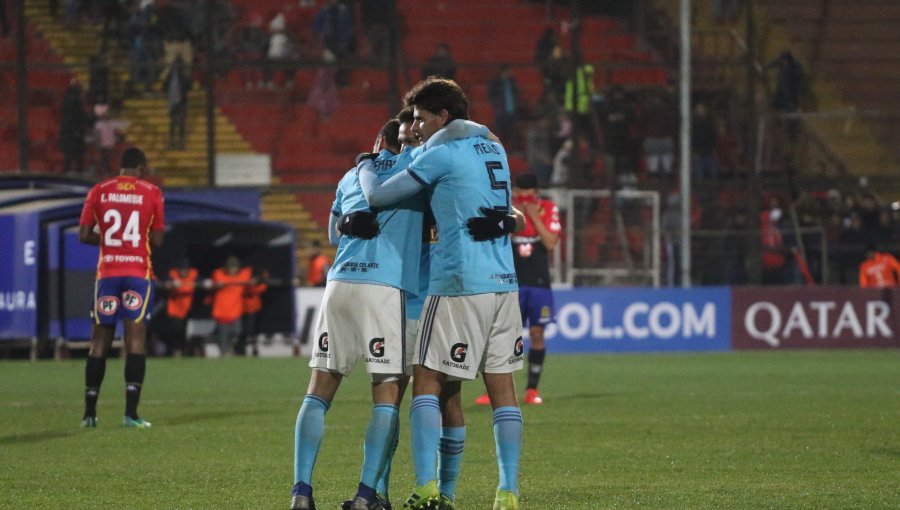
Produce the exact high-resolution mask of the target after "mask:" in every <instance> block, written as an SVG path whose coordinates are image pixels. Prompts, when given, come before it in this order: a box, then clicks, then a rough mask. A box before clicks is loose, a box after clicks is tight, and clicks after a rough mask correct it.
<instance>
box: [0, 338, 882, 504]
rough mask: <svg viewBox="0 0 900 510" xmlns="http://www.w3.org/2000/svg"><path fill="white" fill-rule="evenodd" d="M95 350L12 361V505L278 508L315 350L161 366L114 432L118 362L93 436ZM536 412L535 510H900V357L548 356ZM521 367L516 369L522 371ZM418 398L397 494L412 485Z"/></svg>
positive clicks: (333, 490) (528, 461)
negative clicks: (86, 402)
mask: <svg viewBox="0 0 900 510" xmlns="http://www.w3.org/2000/svg"><path fill="white" fill-rule="evenodd" d="M83 373H84V364H83V361H67V362H51V361H44V362H38V363H29V362H2V363H0V508H13V509H31V508H92V509H93V508H101V509H121V508H153V509H176V508H177V509H187V508H195V509H212V508H245V509H269V508H274V509H278V508H281V509H284V508H287V507H288V502H289V499H290V496H289V493H290V487H291V483H292V476H293V475H292V473H293V471H292V455H293V430H294V418H295V416H296V412H297V408H298V405H299V403H300V401H301V400H302V396H303V394H304V391H305V388H306V384H307V381H308V377H309V369H308V368H306V363H305V360H298V359H291V360H288V359H278V360H268V359H267V360H260V359H226V360H203V359H181V360H151V361H150V362H149V363H148V373H147V381H146V385H145V389H144V396H143V402H142V404H141V414H142V415H144V416H145V417H146V418H147V419H149V420H151V421H152V422H153V424H154V427H153V429H151V430H131V429H129V430H126V429H123V428H122V427H121V418H122V410H123V407H124V388H123V383H122V362H121V361H120V360H114V361H111V362H110V363H109V365H108V367H107V373H106V381H105V383H104V387H103V391H102V393H101V399H100V406H99V416H100V428H98V429H96V430H81V429H80V428H78V425H79V421H80V418H81V411H82V391H83V390H82V385H83ZM545 374H546V375H545V377H544V379H545V381H544V384H543V386H542V390H543V391H542V393H543V395H544V397H545V400H546V403H545V404H544V405H543V406H541V407H526V408H525V409H524V410H523V412H524V415H525V438H524V448H523V456H522V466H521V471H522V473H521V492H522V503H523V506H524V507H525V508H526V509H532V510H544V509H574V508H583V509H599V508H688V509H696V508H751V509H757V508H775V509H789V508H810V509H820V508H841V509H843V508H854V509H855V508H900V351H895V350H869V351H843V352H838V351H829V352H823V351H815V352H776V353H762V352H760V353H753V352H744V353H726V354H690V355H688V354H684V355H682V354H677V355H610V356H578V357H575V356H566V357H563V356H556V357H551V358H549V359H548V363H547V369H546V372H545ZM522 377H524V374H522V375H520V376H519V380H521V378H522ZM367 387H368V384H367V378H366V376H365V375H363V374H362V373H361V372H360V373H357V374H355V375H354V377H352V378H350V379H348V380H346V381H345V383H344V387H343V388H342V390H341V392H340V393H339V394H338V396H337V399H336V401H335V403H334V405H333V406H332V408H331V411H329V413H328V415H327V431H326V435H325V441H324V444H323V446H322V450H321V451H320V454H319V463H318V466H316V473H315V486H316V499H317V502H318V504H319V508H320V509H336V508H338V504H339V503H340V501H342V500H343V499H345V498H346V497H349V496H350V495H351V493H352V492H353V491H354V490H355V488H356V484H357V482H358V475H359V465H360V462H361V456H362V453H361V442H362V437H363V432H364V428H365V426H366V422H367V420H368V416H369V412H370V405H369V398H368V396H367V394H368V390H367ZM480 388H481V384H480V382H479V381H476V382H474V383H470V384H469V385H468V386H467V387H466V394H465V402H466V408H465V411H466V416H467V420H468V427H469V436H468V441H467V443H466V452H465V456H464V459H463V471H462V475H461V479H460V484H459V494H458V501H459V505H458V506H459V508H460V509H462V510H468V509H477V510H481V509H486V508H490V505H491V501H492V498H493V493H494V488H495V485H496V480H497V474H496V465H495V460H494V445H493V439H492V431H491V414H490V411H489V410H487V409H484V408H479V407H476V406H475V405H474V404H472V403H471V402H472V400H473V399H474V397H475V396H477V394H478V393H479V392H480ZM406 416H407V406H404V409H403V410H402V411H401V417H402V420H401V427H402V434H403V435H402V438H401V442H400V450H399V451H398V452H397V455H396V460H395V463H394V473H395V475H394V478H393V483H392V487H393V490H392V496H393V499H394V500H395V502H398V503H399V502H400V501H401V500H402V499H403V498H404V497H405V496H406V495H407V494H408V492H409V491H410V490H411V488H412V482H413V478H412V473H411V463H410V453H409V435H408V430H409V429H408V421H407V419H406Z"/></svg>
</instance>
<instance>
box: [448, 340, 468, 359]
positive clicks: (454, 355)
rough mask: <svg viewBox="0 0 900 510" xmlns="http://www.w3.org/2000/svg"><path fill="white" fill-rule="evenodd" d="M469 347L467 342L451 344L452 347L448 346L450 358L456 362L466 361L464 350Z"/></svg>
mask: <svg viewBox="0 0 900 510" xmlns="http://www.w3.org/2000/svg"><path fill="white" fill-rule="evenodd" d="M468 348H469V344H463V343H458V344H453V347H451V348H450V359H452V360H453V361H455V362H457V363H463V362H464V361H466V350H467V349H468Z"/></svg>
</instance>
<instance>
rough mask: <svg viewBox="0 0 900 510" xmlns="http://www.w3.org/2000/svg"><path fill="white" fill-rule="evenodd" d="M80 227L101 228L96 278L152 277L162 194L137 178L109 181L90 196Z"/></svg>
mask: <svg viewBox="0 0 900 510" xmlns="http://www.w3.org/2000/svg"><path fill="white" fill-rule="evenodd" d="M81 225H83V226H88V227H93V226H94V225H98V226H99V227H100V260H99V262H98V264H97V278H111V277H119V276H131V277H136V278H152V277H153V268H152V266H151V263H150V231H151V230H163V229H164V228H165V220H164V217H163V196H162V191H160V190H159V188H157V187H156V186H154V185H152V184H150V183H149V182H146V181H143V180H141V179H138V178H136V177H130V176H118V177H113V178H112V179H107V180H105V181H103V182H101V183H99V184H97V185H96V186H94V187H93V188H91V191H90V192H89V193H88V196H87V200H86V201H85V203H84V209H82V211H81Z"/></svg>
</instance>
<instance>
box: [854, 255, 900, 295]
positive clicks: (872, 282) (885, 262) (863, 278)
mask: <svg viewBox="0 0 900 510" xmlns="http://www.w3.org/2000/svg"><path fill="white" fill-rule="evenodd" d="M898 276H900V262H897V259H895V258H894V256H893V255H891V254H888V253H876V254H875V256H874V257H872V258H871V259H867V260H864V261H863V263H862V264H860V266H859V286H860V287H867V288H875V289H881V288H885V287H896V286H897V283H898V282H897V278H898Z"/></svg>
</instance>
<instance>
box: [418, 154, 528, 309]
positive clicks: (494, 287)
mask: <svg viewBox="0 0 900 510" xmlns="http://www.w3.org/2000/svg"><path fill="white" fill-rule="evenodd" d="M408 171H409V173H410V175H412V177H413V178H415V179H416V180H418V181H419V182H420V183H422V184H423V185H425V186H428V187H429V188H430V191H431V193H430V203H431V209H432V211H433V212H434V217H435V220H436V221H437V236H438V239H437V244H436V245H435V247H434V250H432V252H431V264H430V283H429V287H428V294H429V295H433V296H465V295H471V294H484V293H488V292H512V291H515V290H518V284H517V279H516V270H515V266H514V265H513V255H512V245H511V243H510V239H509V237H508V236H503V237H500V238H498V239H495V240H493V241H480V242H479V241H475V240H474V239H472V236H471V235H469V232H468V228H467V227H466V222H467V221H468V219H469V218H471V217H474V216H481V215H482V213H481V210H480V209H481V208H482V207H485V208H491V209H496V210H501V211H503V212H504V214H506V213H509V211H510V182H509V181H510V175H509V164H508V162H507V159H506V151H505V150H504V149H503V146H501V145H500V144H498V143H494V142H492V141H490V140H488V139H487V138H483V137H473V138H466V139H462V140H454V141H449V142H445V143H443V144H441V145H438V146H436V147H431V148H429V149H428V150H426V151H424V152H423V153H422V154H420V155H419V156H418V157H417V158H416V159H415V160H413V162H412V164H410V166H409V168H408Z"/></svg>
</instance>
